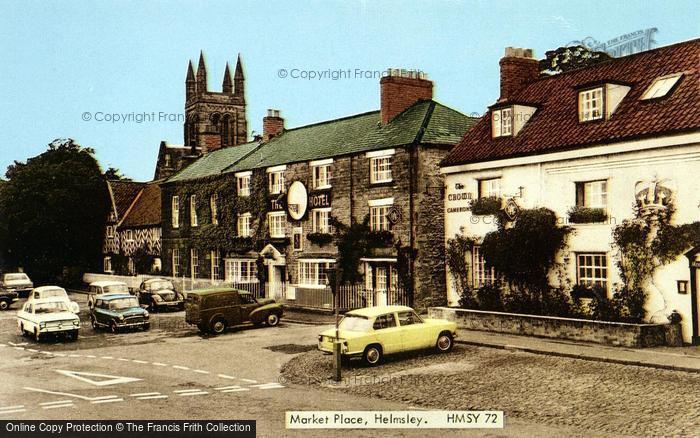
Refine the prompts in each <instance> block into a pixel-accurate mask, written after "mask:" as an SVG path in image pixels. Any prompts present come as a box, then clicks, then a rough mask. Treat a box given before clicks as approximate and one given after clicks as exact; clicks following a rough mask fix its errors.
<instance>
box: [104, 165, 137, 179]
mask: <svg viewBox="0 0 700 438" xmlns="http://www.w3.org/2000/svg"><path fill="white" fill-rule="evenodd" d="M104 177H105V179H106V180H107V181H131V178H127V177H126V176H124V175H122V172H121V170H119V169H117V168H115V167H110V168H109V169H107V170H105V173H104Z"/></svg>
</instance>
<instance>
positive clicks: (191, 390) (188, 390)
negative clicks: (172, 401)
mask: <svg viewBox="0 0 700 438" xmlns="http://www.w3.org/2000/svg"><path fill="white" fill-rule="evenodd" d="M199 391H201V389H178V390H175V391H173V392H174V393H175V394H181V393H184V392H199Z"/></svg>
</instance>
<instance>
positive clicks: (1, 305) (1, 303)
mask: <svg viewBox="0 0 700 438" xmlns="http://www.w3.org/2000/svg"><path fill="white" fill-rule="evenodd" d="M8 307H10V305H9V304H8V303H7V301H5V300H2V301H0V310H7V308H8Z"/></svg>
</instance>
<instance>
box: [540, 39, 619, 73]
mask: <svg viewBox="0 0 700 438" xmlns="http://www.w3.org/2000/svg"><path fill="white" fill-rule="evenodd" d="M545 56H546V57H545V59H543V60H541V61H540V71H541V72H542V73H545V74H550V75H554V74H558V73H564V72H567V71H571V70H575V69H578V68H582V67H590V66H591V65H594V64H597V63H599V62H603V61H607V60H609V59H612V57H611V56H610V55H608V54H607V53H605V52H599V51H596V50H591V49H589V48H587V47H584V46H582V45H577V46H569V47H559V48H558V49H555V50H549V51H547V52H546V53H545Z"/></svg>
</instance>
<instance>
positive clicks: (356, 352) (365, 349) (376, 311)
mask: <svg viewBox="0 0 700 438" xmlns="http://www.w3.org/2000/svg"><path fill="white" fill-rule="evenodd" d="M455 336H457V324H455V323H454V322H451V321H447V320H445V319H427V318H426V319H423V318H421V317H420V316H418V315H417V314H416V312H415V311H414V310H413V309H411V308H410V307H406V306H379V307H366V308H364V309H357V310H353V311H350V312H347V313H346V314H345V316H344V317H343V319H342V320H341V321H340V326H339V336H338V337H339V340H340V343H341V354H342V357H343V358H344V359H350V358H353V357H362V359H363V360H364V361H365V362H366V363H367V364H368V365H372V366H373V365H377V364H378V363H380V362H381V361H382V358H383V357H384V355H385V354H392V353H399V352H402V351H411V350H421V349H424V348H435V349H437V350H438V351H440V352H447V351H450V350H451V349H452V345H453V342H454V338H455ZM334 341H335V328H332V329H329V330H326V331H324V332H323V333H321V334H320V335H319V336H318V349H319V350H321V351H323V352H324V353H333V342H334Z"/></svg>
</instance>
